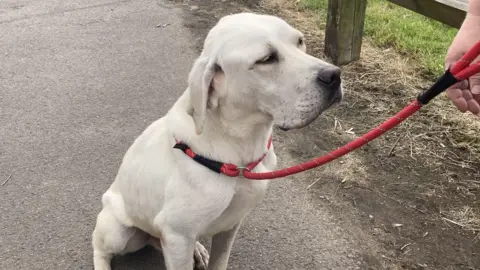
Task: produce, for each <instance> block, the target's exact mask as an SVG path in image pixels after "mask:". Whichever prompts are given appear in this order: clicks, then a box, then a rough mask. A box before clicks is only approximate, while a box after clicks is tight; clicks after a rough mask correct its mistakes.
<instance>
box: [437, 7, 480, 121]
mask: <svg viewBox="0 0 480 270" xmlns="http://www.w3.org/2000/svg"><path fill="white" fill-rule="evenodd" d="M478 40H480V16H478V15H471V14H469V15H467V17H466V18H465V21H464V22H463V24H462V27H461V28H460V29H459V31H458V33H457V35H456V37H455V39H454V40H453V42H452V44H451V45H450V48H449V49H448V52H447V56H446V59H445V65H446V68H449V67H451V66H452V65H454V64H455V63H456V62H457V61H458V60H460V58H461V57H462V56H463V55H464V54H465V53H466V52H467V51H468V50H469V49H471V48H472V47H473V45H474V44H475V43H477V41H478ZM477 60H479V58H478V57H477V59H476V60H475V61H477ZM447 96H448V98H449V99H450V100H452V102H453V104H454V105H455V106H456V107H457V108H458V109H459V110H460V111H461V112H467V111H470V112H471V113H473V114H475V115H480V74H477V75H474V76H472V77H471V78H470V79H469V80H465V81H462V82H459V83H457V84H455V85H453V86H452V87H450V88H449V89H448V90H447Z"/></svg>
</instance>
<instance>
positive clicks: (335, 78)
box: [317, 66, 342, 90]
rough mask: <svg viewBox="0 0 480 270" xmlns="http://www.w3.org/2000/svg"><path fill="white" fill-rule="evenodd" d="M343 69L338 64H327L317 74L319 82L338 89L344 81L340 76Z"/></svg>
mask: <svg viewBox="0 0 480 270" xmlns="http://www.w3.org/2000/svg"><path fill="white" fill-rule="evenodd" d="M340 73H341V70H340V68H338V67H336V66H326V67H323V68H321V69H320V70H319V72H318V74H317V83H318V84H320V85H321V86H326V87H328V88H330V89H332V90H334V89H337V88H338V87H339V86H340V83H341V82H342V80H341V78H340Z"/></svg>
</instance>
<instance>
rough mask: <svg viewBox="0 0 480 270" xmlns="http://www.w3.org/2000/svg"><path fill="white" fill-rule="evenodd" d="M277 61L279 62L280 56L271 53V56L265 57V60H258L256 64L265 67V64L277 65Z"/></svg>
mask: <svg viewBox="0 0 480 270" xmlns="http://www.w3.org/2000/svg"><path fill="white" fill-rule="evenodd" d="M277 61H278V55H277V54H276V53H271V54H269V55H267V56H265V57H264V58H262V59H260V60H258V61H257V62H256V64H261V65H265V64H272V63H275V62H277Z"/></svg>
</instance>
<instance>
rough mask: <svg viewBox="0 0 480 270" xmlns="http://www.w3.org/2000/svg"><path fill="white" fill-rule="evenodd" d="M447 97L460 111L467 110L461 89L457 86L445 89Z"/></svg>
mask: <svg viewBox="0 0 480 270" xmlns="http://www.w3.org/2000/svg"><path fill="white" fill-rule="evenodd" d="M447 96H448V98H449V99H450V100H451V101H452V102H453V104H454V105H455V106H456V107H457V108H458V110H459V111H461V112H466V111H467V110H468V104H467V101H466V100H465V98H464V97H463V91H462V90H461V89H459V88H450V89H448V90H447Z"/></svg>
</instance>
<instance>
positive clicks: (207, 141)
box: [168, 91, 273, 166]
mask: <svg viewBox="0 0 480 270" xmlns="http://www.w3.org/2000/svg"><path fill="white" fill-rule="evenodd" d="M187 92H188V91H187ZM189 99H190V98H189V96H188V93H184V95H182V97H181V98H180V99H179V100H178V101H177V103H176V104H175V105H174V106H173V108H172V109H171V110H170V112H169V115H170V117H169V120H168V121H169V122H170V129H171V130H172V132H173V134H174V136H176V137H177V139H178V140H181V141H183V142H184V143H186V144H187V145H188V146H190V147H191V148H192V150H193V151H194V152H196V153H198V154H200V155H203V156H205V157H207V158H210V159H213V160H217V161H220V162H224V163H232V164H235V165H238V166H243V165H246V164H248V163H250V162H253V161H255V160H257V159H258V158H259V157H261V156H262V155H263V154H264V153H265V152H266V151H267V144H268V139H269V138H270V136H271V135H272V127H273V119H271V118H269V117H267V116H265V115H263V114H261V113H256V114H243V115H242V114H239V113H238V112H233V111H232V110H227V109H226V108H221V109H217V110H210V109H209V110H207V115H206V118H205V123H204V126H203V132H202V133H201V134H196V133H195V125H194V123H193V119H192V116H191V115H190V114H189V110H190V105H189V103H190V100H189Z"/></svg>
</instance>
